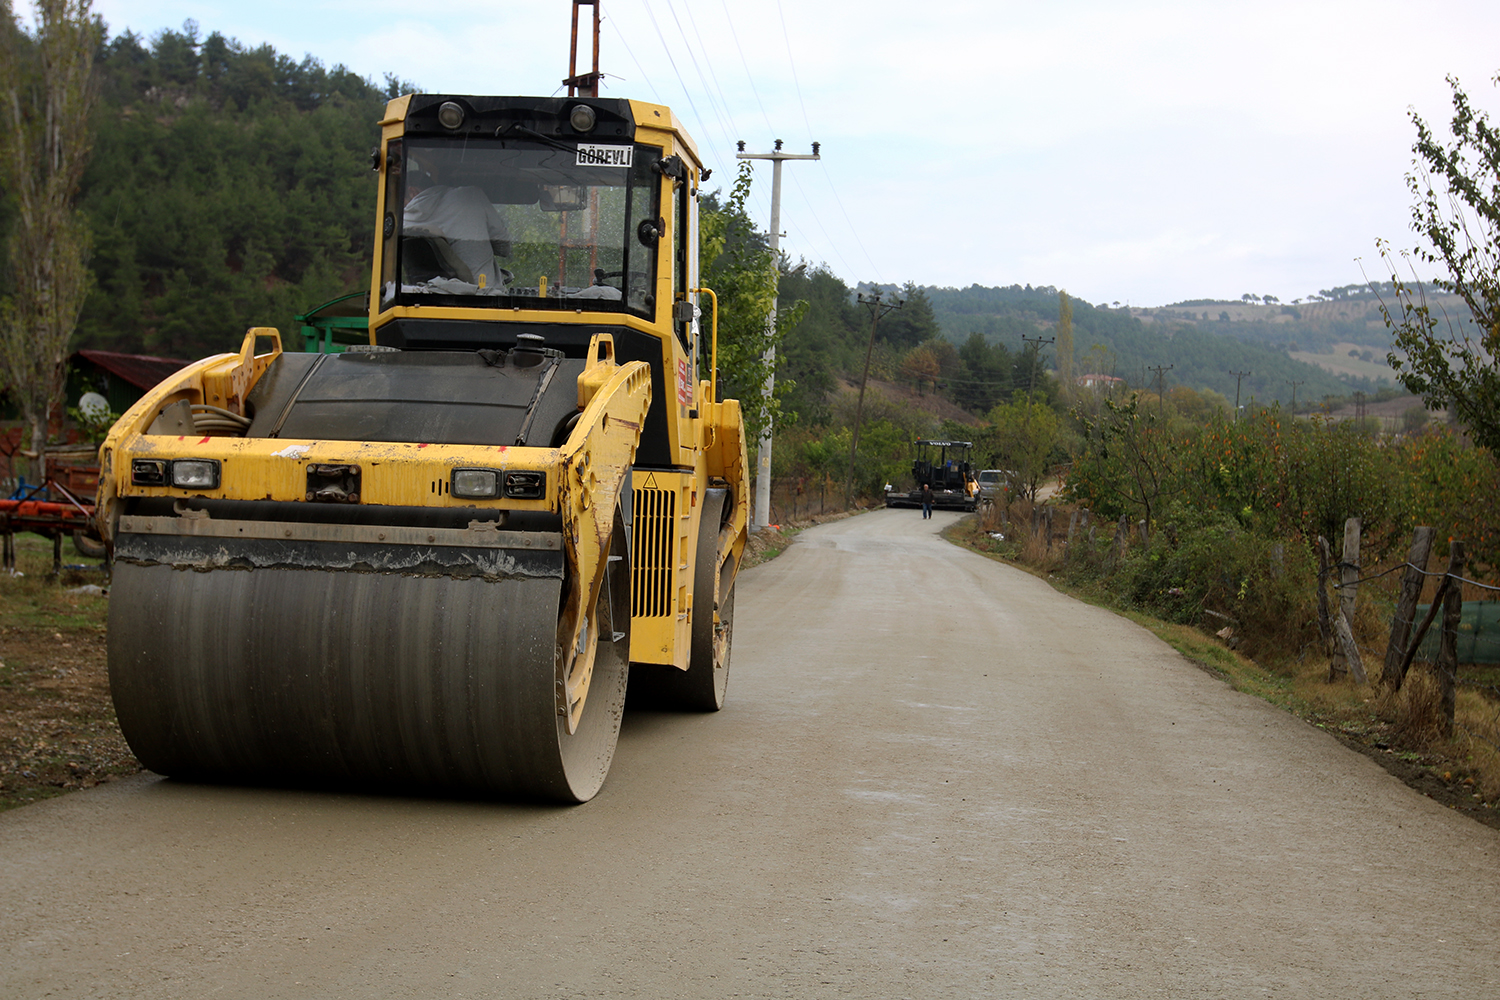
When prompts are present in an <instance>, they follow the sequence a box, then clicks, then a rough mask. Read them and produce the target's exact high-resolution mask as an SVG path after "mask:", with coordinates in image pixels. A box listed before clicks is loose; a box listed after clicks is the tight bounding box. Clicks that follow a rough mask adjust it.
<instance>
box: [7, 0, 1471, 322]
mask: <svg viewBox="0 0 1500 1000" xmlns="http://www.w3.org/2000/svg"><path fill="white" fill-rule="evenodd" d="M601 3H602V5H603V6H602V10H603V13H604V19H605V24H604V28H603V34H602V51H603V55H602V59H601V64H602V65H601V69H602V70H603V71H604V72H605V73H607V74H609V78H608V80H607V81H606V87H605V90H604V94H605V96H614V97H633V98H638V99H644V100H655V101H659V102H661V103H664V104H669V105H671V106H672V108H673V110H674V111H676V112H677V114H678V116H679V117H680V118H681V119H682V120H683V121H684V122H685V123H686V124H687V126H688V128H689V130H690V131H691V132H692V133H693V136H694V138H695V139H696V140H697V142H698V144H699V147H700V149H701V150H702V152H703V153H704V155H705V158H706V159H707V162H708V164H709V165H710V166H712V167H713V168H714V171H715V176H714V178H713V180H712V181H710V184H709V186H710V187H713V186H716V185H719V184H720V183H722V185H723V186H724V187H725V188H726V189H727V187H728V185H729V182H730V181H731V180H732V174H733V171H734V169H735V162H734V151H735V141H736V140H739V139H743V140H745V142H746V143H747V144H748V148H749V149H750V150H751V151H767V150H769V149H770V148H771V145H772V141H773V140H774V139H782V140H784V141H785V143H786V147H787V149H789V150H791V151H794V152H808V151H809V146H810V144H811V142H812V141H814V140H817V141H819V142H821V143H822V153H823V158H822V160H821V161H818V162H801V161H793V162H790V163H787V164H786V165H785V166H784V167H783V171H784V174H783V177H784V191H783V198H782V230H783V232H784V233H785V234H786V237H785V240H784V242H783V249H784V250H785V251H786V252H787V253H789V254H790V255H791V257H792V258H793V259H794V260H797V259H807V260H809V261H812V262H814V263H826V264H827V265H828V266H829V267H830V268H831V269H832V270H833V271H834V273H836V274H838V275H839V276H840V277H842V278H844V279H845V280H846V281H848V282H850V283H851V284H852V283H853V282H856V281H862V280H876V281H882V282H905V281H915V282H917V283H918V284H926V285H946V286H956V287H963V286H967V285H970V284H974V283H978V284H981V285H1010V284H1033V285H1055V286H1058V287H1061V288H1065V289H1067V290H1068V291H1069V292H1071V293H1072V294H1074V295H1075V296H1078V297H1081V298H1083V299H1085V300H1088V301H1090V302H1095V303H1099V302H1114V301H1119V302H1122V303H1124V302H1128V303H1130V304H1132V305H1138V306H1142V305H1162V304H1166V303H1170V302H1175V301H1178V300H1181V299H1186V298H1239V297H1240V295H1241V294H1242V293H1245V292H1254V293H1256V294H1260V295H1265V294H1271V295H1276V296H1278V297H1279V298H1281V299H1282V301H1290V300H1291V299H1293V298H1297V297H1301V296H1305V295H1308V294H1309V293H1313V292H1316V291H1317V290H1318V289H1320V288H1330V287H1333V286H1336V285H1347V284H1352V283H1355V282H1359V281H1361V280H1362V276H1361V271H1360V265H1359V263H1358V262H1357V260H1356V258H1363V259H1364V262H1365V269H1366V271H1367V272H1368V275H1369V277H1371V278H1379V277H1383V276H1384V272H1383V271H1382V270H1381V267H1380V264H1379V262H1378V259H1377V258H1376V253H1375V248H1374V241H1375V239H1376V237H1385V238H1387V239H1389V240H1391V241H1392V242H1393V243H1395V244H1396V245H1397V246H1398V247H1409V246H1411V245H1413V244H1414V241H1415V237H1414V235H1413V234H1412V233H1411V232H1410V230H1409V228H1408V221H1409V205H1410V200H1411V199H1410V196H1409V194H1408V192H1407V190H1406V187H1405V182H1404V180H1403V177H1404V175H1405V174H1406V172H1407V171H1408V170H1409V169H1410V168H1411V151H1410V147H1411V143H1412V138H1413V132H1412V127H1411V124H1410V122H1409V121H1408V118H1407V112H1408V109H1409V108H1415V109H1416V110H1417V111H1418V112H1419V113H1420V114H1422V115H1423V116H1424V117H1425V118H1427V119H1428V121H1429V122H1446V119H1447V116H1448V112H1449V110H1450V104H1449V99H1448V89H1447V84H1446V83H1445V82H1444V78H1445V76H1447V75H1450V74H1451V75H1454V76H1457V77H1458V78H1459V80H1460V81H1461V83H1462V84H1463V86H1464V88H1465V89H1466V90H1467V91H1468V92H1469V94H1470V96H1471V97H1472V98H1473V99H1474V102H1475V103H1476V104H1477V105H1478V106H1479V107H1481V108H1486V109H1491V110H1494V111H1495V112H1496V113H1497V114H1500V91H1497V88H1496V87H1495V86H1494V85H1493V83H1492V82H1491V81H1492V78H1493V77H1494V76H1495V75H1496V73H1497V72H1500V45H1497V44H1496V40H1497V39H1500V3H1497V2H1495V0H1358V2H1354V0H1286V2H1282V0H1260V2H1257V3H1253V4H1251V3H1244V4H1233V5H1230V4H1220V3H1209V2H1204V0H1191V2H1176V0H1160V2H1133V0H1113V2H1104V0H1099V2H1089V0H1054V2H1051V3H1045V4H1040V3H1035V2H1026V3H1021V2H1013V0H975V2H968V0H946V2H942V3H920V2H911V0H907V2H900V3H896V2H891V0H860V2H854V0H601ZM17 6H18V7H22V8H24V6H25V4H24V3H23V2H21V0H18V4H17ZM95 9H96V10H97V11H98V12H99V13H100V14H101V15H102V16H103V17H104V20H105V22H106V24H108V26H109V28H110V32H111V34H119V33H121V32H123V31H125V30H126V29H127V28H128V29H130V30H133V31H135V32H136V33H137V34H140V35H143V36H146V37H148V38H149V37H150V36H151V35H153V34H155V33H156V32H158V31H159V30H161V29H162V28H169V27H170V28H180V27H181V25H182V23H183V22H184V21H185V20H186V19H188V18H192V19H193V20H195V21H197V22H198V24H199V26H200V31H201V33H202V34H203V35H205V36H206V35H207V34H208V33H210V32H213V31H218V32H220V33H222V34H224V35H226V36H230V37H234V38H238V39H239V40H240V41H241V42H243V43H246V44H248V45H252V46H253V45H259V44H261V43H264V42H269V43H270V44H271V45H274V46H275V47H276V48H277V49H278V50H280V51H282V52H284V53H286V54H289V55H291V56H294V57H296V58H299V59H300V58H301V57H302V56H303V55H307V54H310V55H313V56H315V57H316V58H318V59H320V60H322V61H323V62H324V63H326V64H328V65H330V66H332V65H334V64H336V63H343V64H344V65H346V66H348V67H349V68H350V69H353V70H355V71H356V72H358V73H360V74H361V75H364V76H368V77H370V78H372V79H374V80H376V81H377V82H379V81H380V80H382V79H383V77H384V75H385V74H386V73H394V74H396V75H397V76H399V77H401V78H402V79H404V80H408V81H410V82H412V83H414V84H416V85H417V86H419V87H420V88H421V89H422V90H424V91H426V92H428V93H455V94H541V95H549V94H553V93H556V92H558V89H559V86H558V85H559V81H560V80H561V79H562V77H563V76H565V75H566V70H567V57H568V32H569V24H570V11H571V4H570V3H569V2H568V0H530V2H527V3H506V2H504V0H499V2H496V0H485V2H447V3H444V2H436V3H426V4H422V3H411V2H402V3H394V2H390V0H321V2H316V3H306V2H302V3H291V2H286V0H258V2H254V3H247V2H245V0H234V2H228V0H200V2H194V0H96V3H95ZM582 10H583V12H584V14H585V15H587V14H588V13H589V11H590V8H588V7H584V8H582ZM581 68H583V67H581ZM371 131H372V135H373V133H374V129H373V126H372V130H371ZM770 189H771V175H770V165H769V164H768V163H767V164H762V165H761V166H760V167H759V171H758V176H757V182H756V192H755V196H754V198H753V199H752V209H753V211H754V213H755V214H756V216H757V218H758V219H759V221H760V223H761V225H762V226H768V225H769V219H770Z"/></svg>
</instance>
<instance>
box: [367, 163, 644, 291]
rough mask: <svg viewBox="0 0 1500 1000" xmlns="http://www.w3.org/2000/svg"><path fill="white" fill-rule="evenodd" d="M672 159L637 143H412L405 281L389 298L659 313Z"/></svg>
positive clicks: (404, 178)
mask: <svg viewBox="0 0 1500 1000" xmlns="http://www.w3.org/2000/svg"><path fill="white" fill-rule="evenodd" d="M660 155H661V154H660V150H657V149H655V148H653V147H650V146H641V145H635V144H630V143H618V144H613V145H611V144H605V143H600V144H591V143H581V144H577V145H576V146H575V145H568V144H564V143H555V144H553V143H547V142H541V141H533V140H529V139H527V140H510V139H507V140H500V139H488V138H486V139H457V140H455V139H438V138H433V139H425V138H423V139H412V138H408V139H407V140H406V142H405V146H404V149H403V150H402V152H401V155H400V157H399V159H397V160H396V162H397V163H398V164H399V165H400V167H399V170H400V177H399V180H398V183H397V185H395V186H396V188H397V192H396V193H397V194H398V195H399V199H400V200H399V202H398V203H399V204H400V205H402V206H403V208H402V209H401V210H400V211H399V212H393V213H392V215H393V216H394V219H391V218H388V219H387V232H388V233H389V232H390V231H391V229H392V228H394V229H396V231H397V234H398V237H399V238H398V239H397V240H395V241H394V242H395V243H396V244H397V245H398V246H399V250H398V251H397V252H398V253H399V264H398V266H397V267H396V268H395V269H394V270H395V271H397V272H398V274H397V275H391V276H390V280H387V281H386V283H385V289H384V293H383V298H384V299H386V300H387V303H388V304H408V305H442V304H450V305H465V306H474V305H481V306H482V305H495V306H500V305H504V306H507V307H511V306H517V305H522V306H525V307H527V308H557V309H578V308H586V309H590V310H605V311H630V312H635V313H638V314H641V315H643V316H648V317H649V316H650V315H651V313H652V310H653V308H654V304H655V303H654V301H653V297H652V294H651V292H652V289H653V287H654V279H655V270H656V256H657V245H658V241H659V239H660V227H659V225H658V221H657V220H658V216H659V214H660V212H659V192H660V183H659V181H660V178H659V176H658V175H657V173H656V172H655V171H654V170H652V165H653V164H654V163H655V161H656V160H657V159H659V158H660ZM388 204H389V201H388ZM392 222H395V226H394V227H393V226H392V225H391V223H392ZM391 249H395V248H394V247H390V245H389V244H388V250H387V252H388V253H389V252H390V250H391ZM388 273H389V272H388Z"/></svg>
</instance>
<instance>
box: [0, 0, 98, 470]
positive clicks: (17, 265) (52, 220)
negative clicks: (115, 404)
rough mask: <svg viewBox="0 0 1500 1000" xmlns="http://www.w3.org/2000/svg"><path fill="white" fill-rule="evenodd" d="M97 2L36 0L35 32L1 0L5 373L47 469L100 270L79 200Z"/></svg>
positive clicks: (0, 323)
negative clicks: (75, 347)
mask: <svg viewBox="0 0 1500 1000" xmlns="http://www.w3.org/2000/svg"><path fill="white" fill-rule="evenodd" d="M90 4H91V0H36V18H35V21H36V23H35V26H34V29H33V30H32V31H30V32H27V31H25V30H24V29H23V28H22V27H21V26H20V24H19V23H18V22H17V20H16V17H15V13H14V10H13V9H12V7H11V5H10V2H9V0H0V21H3V23H0V101H3V105H4V106H3V108H0V145H3V155H0V177H3V179H4V183H5V186H6V187H8V188H10V189H11V190H13V191H14V192H15V196H16V203H17V214H16V222H15V226H14V228H13V229H12V231H11V234H10V241H9V246H8V250H9V259H10V267H11V271H12V279H13V288H14V290H13V293H12V295H11V296H10V297H9V298H8V299H7V300H6V301H5V302H4V304H3V309H0V378H3V380H4V383H5V386H6V388H7V389H8V391H9V392H10V394H11V398H12V399H13V400H15V402H16V404H17V406H18V407H19V408H20V410H21V414H22V419H23V420H24V421H25V424H26V426H27V427H28V428H29V429H30V433H31V446H32V448H33V449H35V451H36V452H37V458H36V463H37V465H36V475H37V478H38V479H40V478H41V476H42V474H43V473H44V471H45V469H46V461H47V458H46V450H47V425H48V419H49V417H50V415H51V413H52V411H53V410H54V409H55V408H56V407H57V406H58V404H59V403H61V402H62V398H63V391H64V386H65V383H66V379H67V359H68V341H69V340H70V339H71V338H72V336H73V330H74V328H75V327H76V326H77V325H78V315H79V312H80V311H81V310H82V308H83V301H84V297H85V296H86V295H87V294H88V288H89V280H90V279H89V271H88V263H87V262H88V254H89V242H90V241H89V229H88V225H87V223H86V222H85V221H84V217H83V214H82V213H81V212H79V211H78V209H77V207H76V201H77V198H78V189H79V182H80V181H81V180H82V178H83V171H84V167H85V166H86V165H87V163H88V157H89V150H90V129H89V114H90V112H91V111H92V109H93V105H94V101H95V97H96V90H95V88H94V85H93V61H94V52H95V50H96V49H97V48H98V46H99V29H98V24H97V22H96V21H95V19H94V17H93V15H92V13H91V12H90V10H89V8H90Z"/></svg>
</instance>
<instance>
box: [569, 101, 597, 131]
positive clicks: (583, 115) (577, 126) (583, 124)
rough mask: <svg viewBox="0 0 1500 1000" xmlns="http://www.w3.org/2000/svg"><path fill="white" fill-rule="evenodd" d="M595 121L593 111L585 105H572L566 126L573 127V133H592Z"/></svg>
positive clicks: (595, 117)
mask: <svg viewBox="0 0 1500 1000" xmlns="http://www.w3.org/2000/svg"><path fill="white" fill-rule="evenodd" d="M597 120H598V116H596V115H595V114H594V109H593V108H591V107H589V106H588V105H587V104H575V105H573V110H572V112H570V113H569V114H568V124H570V125H572V126H573V131H575V132H592V131H593V130H594V123H595V122H596V121H597Z"/></svg>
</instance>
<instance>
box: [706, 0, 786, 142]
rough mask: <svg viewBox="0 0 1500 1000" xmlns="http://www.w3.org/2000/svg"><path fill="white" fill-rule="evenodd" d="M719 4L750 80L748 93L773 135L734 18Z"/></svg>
mask: <svg viewBox="0 0 1500 1000" xmlns="http://www.w3.org/2000/svg"><path fill="white" fill-rule="evenodd" d="M719 6H721V7H723V8H724V20H726V21H727V22H729V35H730V37H731V38H733V39H734V47H735V51H737V52H739V54H740V63H741V65H743V66H744V67H745V79H746V80H748V81H749V82H750V93H752V94H754V95H755V103H756V104H757V105H759V106H760V116H761V117H762V118H764V119H765V120H766V129H767V130H768V131H769V132H771V133H772V134H773V135H774V134H775V132H776V127H775V126H774V125H772V124H771V116H770V115H768V114H766V105H765V102H764V101H762V100H761V99H760V91H759V90H757V89H756V87H755V77H754V75H753V74H751V72H750V61H749V60H748V59H746V58H745V50H744V48H743V47H741V45H740V34H739V32H737V31H735V30H734V18H733V17H731V16H730V14H729V5H728V4H727V3H725V2H724V0H719Z"/></svg>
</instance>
